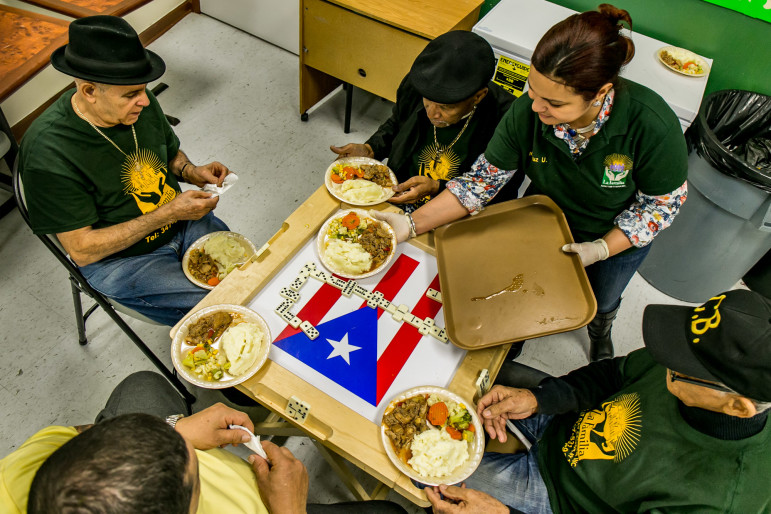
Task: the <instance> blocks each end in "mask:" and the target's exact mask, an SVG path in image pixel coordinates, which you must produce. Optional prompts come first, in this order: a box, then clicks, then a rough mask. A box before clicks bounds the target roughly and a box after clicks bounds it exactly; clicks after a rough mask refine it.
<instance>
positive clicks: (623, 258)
mask: <svg viewBox="0 0 771 514" xmlns="http://www.w3.org/2000/svg"><path fill="white" fill-rule="evenodd" d="M651 244H652V243H651ZM650 249H651V245H650V244H649V245H648V246H643V247H642V248H640V249H638V250H636V251H634V252H631V253H628V254H624V255H615V256H613V257H611V258H609V259H606V260H604V261H598V262H595V263H594V264H592V265H591V266H587V267H586V275H587V276H588V277H589V283H590V284H591V285H592V291H594V297H595V298H596V299H597V313H598V314H604V313H606V312H611V311H613V310H614V309H616V307H618V306H619V304H621V293H623V292H624V289H625V288H626V286H627V284H629V281H630V280H632V275H634V272H635V271H637V268H639V267H640V264H642V261H643V260H645V256H646V255H648V252H649V251H650Z"/></svg>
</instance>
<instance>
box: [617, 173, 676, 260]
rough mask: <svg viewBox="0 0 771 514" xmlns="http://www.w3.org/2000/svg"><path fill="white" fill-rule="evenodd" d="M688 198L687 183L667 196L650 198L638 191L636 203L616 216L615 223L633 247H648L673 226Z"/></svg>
mask: <svg viewBox="0 0 771 514" xmlns="http://www.w3.org/2000/svg"><path fill="white" fill-rule="evenodd" d="M687 197H688V182H687V181H686V182H683V185H682V186H680V187H678V188H677V189H675V190H674V191H672V192H671V193H669V194H665V195H657V196H650V195H646V194H644V193H642V192H641V191H637V194H636V196H635V201H634V203H632V205H630V206H629V208H628V209H626V210H625V211H622V212H621V214H619V215H618V216H616V220H615V223H616V225H617V226H618V228H620V229H621V230H622V231H623V232H624V234H626V237H628V238H629V240H630V241H631V242H632V244H633V245H635V246H637V247H638V248H641V247H643V246H647V245H649V244H650V243H651V241H653V238H654V237H656V234H658V233H659V232H661V231H662V230H664V229H665V228H667V227H668V226H669V225H671V224H672V220H674V219H675V216H677V213H678V211H679V210H680V207H681V206H682V205H683V204H684V203H685V199H686V198H687Z"/></svg>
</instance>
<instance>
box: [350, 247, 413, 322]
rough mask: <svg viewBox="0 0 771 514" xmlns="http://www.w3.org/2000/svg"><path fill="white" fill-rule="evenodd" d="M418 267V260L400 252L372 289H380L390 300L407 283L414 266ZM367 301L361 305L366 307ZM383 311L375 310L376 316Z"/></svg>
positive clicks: (380, 314)
mask: <svg viewBox="0 0 771 514" xmlns="http://www.w3.org/2000/svg"><path fill="white" fill-rule="evenodd" d="M417 267H418V261H416V260H415V259H413V258H412V257H407V256H406V255H404V254H401V255H400V256H399V258H398V259H396V262H394V263H393V265H391V267H390V268H388V271H387V272H386V274H385V275H383V278H382V279H381V280H380V282H378V284H377V285H376V286H375V287H374V288H373V291H380V292H381V293H383V296H384V297H385V299H386V300H388V301H391V300H393V299H394V298H396V295H397V293H399V291H400V290H401V289H402V287H404V284H406V283H407V280H408V279H409V278H410V276H411V275H412V272H413V271H415V268H417ZM366 306H367V302H364V303H362V304H361V307H359V308H360V309H361V308H362V307H366ZM383 312H385V311H384V310H383V309H378V310H377V317H378V319H380V316H382V315H383Z"/></svg>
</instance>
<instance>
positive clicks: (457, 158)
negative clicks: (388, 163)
mask: <svg viewBox="0 0 771 514" xmlns="http://www.w3.org/2000/svg"><path fill="white" fill-rule="evenodd" d="M466 121H468V126H466ZM478 124H479V118H478V117H477V116H472V117H471V119H470V120H469V119H468V118H466V119H463V120H460V121H459V122H458V123H455V124H454V125H450V126H449V127H443V128H437V129H436V140H434V126H433V125H431V123H430V122H429V121H428V118H426V117H425V115H424V116H423V117H422V119H420V120H419V126H420V129H421V130H420V134H421V136H422V137H421V140H420V141H419V143H418V146H417V151H416V152H415V153H413V154H412V169H411V173H410V175H411V176H422V177H431V178H432V179H434V180H442V181H445V182H446V181H448V180H450V179H452V178H455V177H456V176H458V175H460V174H462V173H463V172H464V171H468V169H469V167H470V165H471V163H472V162H473V160H474V159H476V158H477V156H476V155H474V156H471V158H470V159H469V145H470V143H471V134H473V133H474V130H476V127H477V125H478ZM464 127H465V130H464ZM456 138H457V140H456ZM437 143H439V145H438V146H437ZM430 199H431V197H425V198H422V199H421V200H420V201H418V202H417V203H418V205H422V204H424V203H426V202H428V201H429V200H430Z"/></svg>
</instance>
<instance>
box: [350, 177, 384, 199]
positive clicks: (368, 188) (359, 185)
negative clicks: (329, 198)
mask: <svg viewBox="0 0 771 514" xmlns="http://www.w3.org/2000/svg"><path fill="white" fill-rule="evenodd" d="M340 196H342V197H343V198H345V199H346V200H348V201H349V202H353V203H372V202H377V201H378V200H381V199H383V198H385V196H386V192H385V190H384V189H383V188H382V187H380V186H379V185H377V184H375V183H374V182H370V181H369V180H360V179H357V180H346V181H345V182H343V183H342V184H341V185H340Z"/></svg>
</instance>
